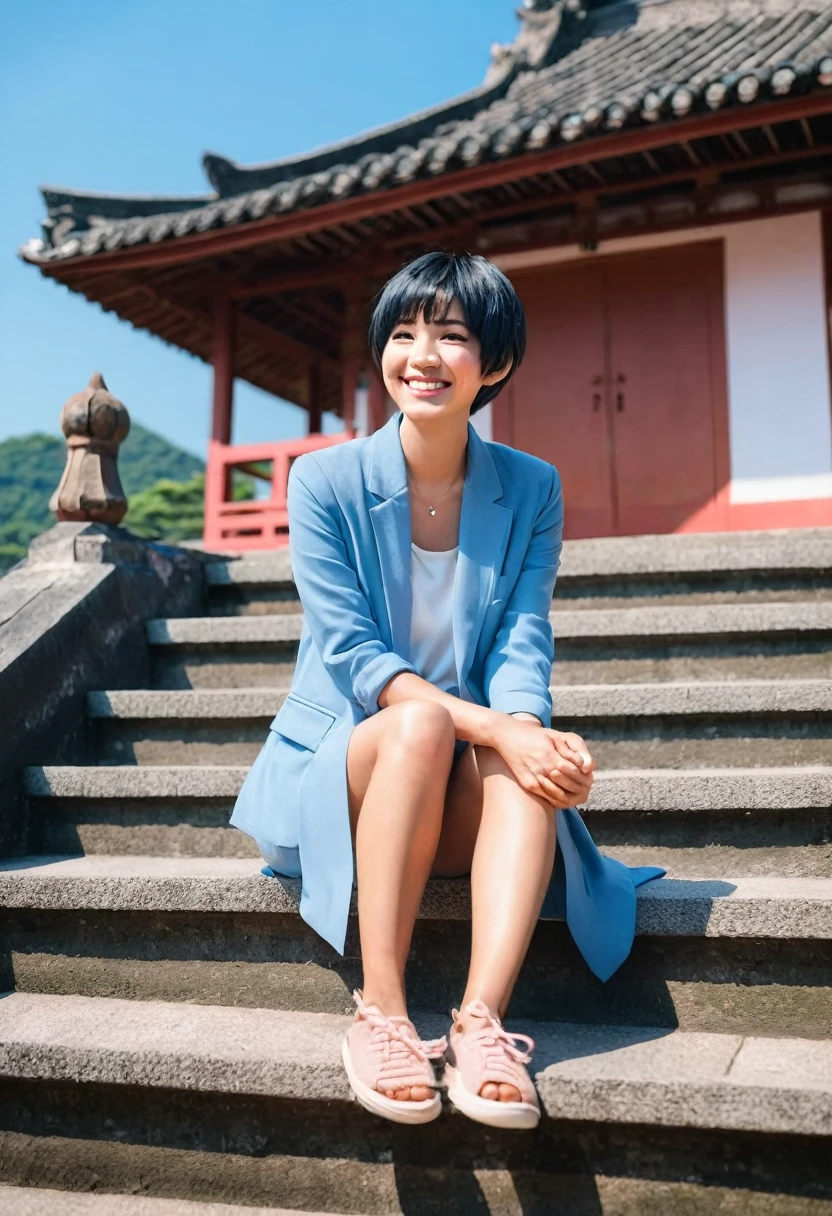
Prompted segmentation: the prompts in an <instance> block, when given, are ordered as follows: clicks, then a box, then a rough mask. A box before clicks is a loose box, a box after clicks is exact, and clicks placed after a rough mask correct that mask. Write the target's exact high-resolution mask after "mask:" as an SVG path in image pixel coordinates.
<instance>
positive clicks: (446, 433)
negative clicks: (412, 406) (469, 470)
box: [399, 417, 468, 486]
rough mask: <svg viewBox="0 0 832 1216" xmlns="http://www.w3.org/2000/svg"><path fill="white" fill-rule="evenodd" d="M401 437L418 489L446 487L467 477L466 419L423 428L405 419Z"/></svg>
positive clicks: (409, 468) (453, 419)
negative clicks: (421, 487)
mask: <svg viewBox="0 0 832 1216" xmlns="http://www.w3.org/2000/svg"><path fill="white" fill-rule="evenodd" d="M399 435H400V437H401V443H402V451H403V452H404V458H405V462H406V464H407V470H408V473H409V474H410V477H411V478H412V479H413V480H415V481H416V483H417V485H420V486H446V485H451V484H452V483H453V482H454V481H455V480H456V478H457V477H460V478H462V477H464V476H465V450H466V447H467V445H468V419H467V418H461V419H460V418H447V419H443V420H442V421H441V422H439V421H437V422H435V423H428V424H422V425H420V424H418V423H415V422H412V421H411V420H410V419H409V418H407V417H405V418H403V419H402V424H401V429H400V431H399Z"/></svg>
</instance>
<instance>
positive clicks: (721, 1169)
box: [0, 993, 832, 1216]
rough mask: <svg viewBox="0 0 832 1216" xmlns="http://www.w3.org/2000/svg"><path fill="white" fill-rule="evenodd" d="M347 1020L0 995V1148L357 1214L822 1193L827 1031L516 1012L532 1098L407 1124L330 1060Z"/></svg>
mask: <svg viewBox="0 0 832 1216" xmlns="http://www.w3.org/2000/svg"><path fill="white" fill-rule="evenodd" d="M348 1023H349V1019H348V1018H346V1017H344V1016H334V1015H327V1014H297V1013H275V1012H273V1011H269V1010H256V1009H228V1008H205V1007H195V1006H182V1005H171V1004H162V1003H155V1002H151V1003H147V1004H138V1003H131V1002H124V1001H119V1000H105V999H97V1000H90V999H84V998H79V997H45V996H30V995H27V994H21V993H17V994H13V995H11V996H9V997H7V998H6V999H5V1000H4V1001H3V1002H0V1075H1V1076H2V1080H0V1086H2V1096H3V1099H4V1101H3V1102H2V1103H0V1125H2V1127H3V1129H4V1132H5V1134H4V1141H5V1145H4V1147H5V1146H6V1145H8V1146H9V1147H11V1148H12V1149H13V1151H12V1152H6V1153H5V1154H4V1156H3V1164H2V1167H0V1168H2V1171H3V1174H4V1176H5V1178H6V1179H7V1180H8V1181H13V1182H24V1181H28V1180H29V1179H30V1178H31V1177H33V1176H35V1175H36V1174H43V1173H46V1174H47V1175H48V1174H51V1175H53V1176H54V1175H58V1176H59V1177H61V1180H62V1184H63V1185H64V1186H70V1187H73V1188H75V1189H81V1188H82V1187H87V1188H88V1187H89V1186H90V1185H94V1186H95V1187H96V1188H97V1189H98V1190H99V1191H106V1190H121V1191H125V1190H129V1189H131V1186H132V1189H133V1190H135V1191H142V1192H148V1191H149V1192H151V1193H152V1194H153V1195H154V1196H161V1195H167V1196H170V1197H172V1198H180V1197H181V1196H183V1195H188V1197H189V1198H192V1199H193V1198H196V1199H201V1200H211V1201H217V1202H219V1201H225V1202H230V1203H233V1204H243V1203H249V1204H254V1203H258V1202H259V1203H261V1204H262V1203H265V1204H266V1205H267V1206H268V1208H269V1210H274V1209H275V1207H276V1206H277V1205H284V1206H289V1207H291V1208H292V1209H294V1210H297V1209H299V1208H306V1209H309V1208H313V1207H316V1206H317V1207H322V1208H326V1209H327V1210H329V1211H332V1210H333V1208H337V1209H338V1210H344V1209H347V1210H349V1211H352V1212H363V1213H370V1214H372V1216H392V1214H394V1213H395V1214H398V1216H403V1214H404V1213H409V1214H413V1213H419V1214H422V1213H424V1214H426V1216H439V1214H440V1213H450V1214H451V1216H465V1214H467V1213H470V1212H473V1211H483V1212H491V1213H494V1214H495V1216H520V1214H521V1213H535V1212H555V1211H563V1212H567V1211H568V1212H570V1213H575V1214H576V1216H589V1214H590V1213H593V1212H594V1213H604V1214H605V1216H625V1213H632V1212H639V1213H652V1212H655V1213H659V1212H667V1211H685V1212H688V1213H693V1214H695V1216H699V1214H701V1213H706V1212H707V1213H710V1212H713V1211H714V1210H715V1209H714V1206H713V1204H714V1202H718V1203H719V1204H720V1207H721V1208H722V1206H723V1204H724V1205H726V1206H724V1210H725V1211H726V1212H728V1211H730V1210H736V1211H740V1210H741V1211H742V1212H743V1216H746V1214H749V1216H775V1214H776V1216H806V1214H807V1213H810V1212H815V1211H818V1212H820V1211H822V1210H823V1208H824V1204H823V1200H824V1198H828V1197H830V1188H829V1179H828V1168H827V1167H828V1152H829V1130H830V1105H831V1104H830V1091H832V1059H830V1050H832V1048H830V1045H829V1044H825V1043H818V1042H813V1041H807V1040H803V1039H800V1038H799V1037H788V1038H783V1039H776V1040H772V1039H770V1038H766V1037H763V1036H761V1035H749V1036H743V1035H719V1034H709V1033H692V1032H680V1031H675V1032H671V1033H661V1032H656V1031H655V1030H650V1029H648V1028H642V1027H620V1026H611V1027H610V1026H597V1027H585V1026H581V1025H559V1026H552V1025H546V1024H539V1023H534V1022H530V1023H528V1024H527V1025H526V1026H524V1029H527V1030H529V1031H530V1032H531V1033H533V1034H534V1035H535V1036H536V1039H537V1052H536V1055H535V1062H534V1064H533V1071H534V1073H535V1077H536V1082H537V1085H538V1089H539V1091H540V1094H541V1101H542V1104H543V1106H544V1108H545V1111H546V1114H547V1116H548V1117H546V1118H544V1120H543V1122H542V1124H541V1126H540V1128H539V1129H538V1131H537V1133H535V1135H533V1136H527V1137H518V1136H511V1135H509V1134H507V1133H496V1132H489V1131H487V1130H485V1129H483V1128H482V1127H481V1126H480V1125H477V1124H473V1123H471V1122H469V1121H468V1120H466V1119H464V1117H462V1116H460V1115H458V1114H456V1112H454V1111H452V1110H450V1109H446V1110H445V1111H444V1112H443V1115H442V1117H441V1118H440V1119H439V1120H438V1121H437V1123H436V1124H435V1125H432V1126H430V1127H426V1128H416V1129H414V1130H412V1131H410V1130H408V1129H406V1128H402V1127H396V1126H393V1125H391V1124H389V1123H387V1122H385V1121H383V1120H379V1119H375V1118H373V1117H372V1116H370V1115H368V1114H366V1112H364V1111H363V1110H361V1109H360V1108H359V1107H358V1106H357V1105H356V1104H355V1103H354V1102H353V1101H351V1100H350V1097H349V1092H348V1089H347V1085H346V1081H345V1077H344V1074H343V1069H342V1066H341V1063H340V1053H339V1046H340V1039H341V1036H342V1035H343V1033H344V1030H345V1028H346V1026H347V1025H348ZM419 1025H420V1029H421V1030H422V1031H423V1033H431V1034H432V1033H434V1032H435V1030H437V1029H444V1028H445V1027H446V1025H447V1018H445V1019H443V1020H441V1021H439V1020H435V1019H434V1020H421V1019H420V1022H419ZM518 1028H519V1026H518ZM449 1120H450V1123H449ZM6 1129H8V1130H6ZM737 1201H739V1203H740V1204H741V1206H737ZM114 1210H115V1211H117V1209H114ZM237 1210H241V1209H239V1208H238V1209H237ZM243 1210H244V1209H243ZM131 1216H132V1213H131Z"/></svg>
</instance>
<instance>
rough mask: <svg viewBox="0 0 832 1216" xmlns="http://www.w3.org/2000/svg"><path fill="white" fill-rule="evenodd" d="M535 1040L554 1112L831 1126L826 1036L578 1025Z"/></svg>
mask: <svg viewBox="0 0 832 1216" xmlns="http://www.w3.org/2000/svg"><path fill="white" fill-rule="evenodd" d="M541 1046H543V1052H549V1053H551V1056H552V1057H553V1062H552V1063H547V1064H545V1065H544V1066H543V1067H542V1071H541V1072H538V1073H537V1085H538V1090H539V1092H540V1096H541V1099H542V1101H543V1104H544V1106H545V1108H546V1111H547V1113H548V1114H549V1115H550V1116H551V1117H553V1118H560V1119H587V1118H589V1119H592V1120H593V1121H598V1122H605V1121H609V1122H622V1123H642V1122H647V1123H653V1122H660V1123H669V1124H672V1125H675V1126H681V1127H724V1128H725V1129H726V1130H729V1129H730V1130H739V1129H746V1130H752V1129H753V1130H755V1131H770V1132H777V1131H786V1130H787V1129H788V1128H791V1129H792V1130H794V1131H797V1129H798V1128H799V1129H800V1133H801V1134H804V1135H827V1136H828V1135H829V1134H830V1133H832V1043H829V1042H817V1041H809V1040H801V1039H794V1040H788V1039H777V1040H771V1039H759V1038H746V1039H742V1038H739V1037H738V1036H734V1035H706V1034H684V1033H683V1034H679V1033H678V1032H673V1033H671V1034H667V1035H664V1036H661V1037H656V1038H652V1037H650V1036H649V1035H648V1034H646V1033H645V1031H644V1030H643V1029H633V1030H630V1031H627V1030H625V1029H623V1028H622V1029H621V1030H618V1031H612V1032H611V1031H610V1030H609V1029H608V1028H606V1027H582V1026H575V1027H569V1028H560V1027H559V1028H558V1030H557V1031H556V1032H554V1033H553V1032H552V1031H551V1030H549V1029H547V1031H546V1035H545V1038H544V1040H543V1041H542V1043H541ZM543 1052H541V1053H540V1054H541V1055H542V1054H543Z"/></svg>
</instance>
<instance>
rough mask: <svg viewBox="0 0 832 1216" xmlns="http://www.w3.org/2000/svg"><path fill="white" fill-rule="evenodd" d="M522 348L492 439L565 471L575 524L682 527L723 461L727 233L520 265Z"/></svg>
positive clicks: (573, 528)
mask: <svg viewBox="0 0 832 1216" xmlns="http://www.w3.org/2000/svg"><path fill="white" fill-rule="evenodd" d="M512 278H513V280H514V283H515V286H516V287H517V290H518V292H519V294H520V297H521V299H522V300H523V304H524V307H525V309H526V317H527V321H528V328H529V344H528V352H527V355H526V359H525V361H524V363H523V366H522V367H521V368H520V370H519V372H518V373H517V375H516V376H515V377H514V379H513V380H512V381H511V384H510V391H509V392H508V394H507V401H505V402H499V401H498V403H497V407H496V409H495V412H494V426H495V437H496V438H497V439H499V440H502V441H504V442H507V443H511V444H513V445H514V446H515V447H518V448H522V449H523V450H525V451H527V452H531V453H533V454H534V455H535V456H540V457H542V458H543V459H544V460H548V461H551V463H552V464H554V465H556V466H557V468H558V469H559V471H560V474H561V478H562V480H563V488H564V498H565V504H566V524H565V535H566V536H568V537H580V536H609V535H615V534H619V535H621V534H634V533H649V532H672V531H675V530H677V529H678V528H680V527H681V526H682V525H683V524H684V523H685V521H686V520H688V519H690V518H691V517H692V516H694V515H696V514H697V512H700V511H701V509H702V508H703V507H705V506H706V505H707V504H710V503H713V501H714V498H715V495H716V492H717V490H718V488H719V485H720V483H721V480H722V479H723V478H724V476H725V475H726V474H725V468H726V466H727V426H726V417H725V415H726V413H727V407H726V396H727V394H726V389H725V376H726V373H725V359H724V349H723V333H722V328H723V321H722V311H721V298H722V246H721V244H720V243H719V242H713V243H711V242H708V243H702V244H696V245H688V246H681V247H676V248H672V249H663V250H656V251H653V252H647V253H640V254H633V255H627V256H625V257H621V258H609V259H607V258H605V259H603V260H600V259H599V260H598V261H594V262H590V263H580V264H571V265H567V266H558V267H546V268H541V269H539V270H534V271H529V270H524V271H522V272H517V273H516V274H515V275H513V276H512Z"/></svg>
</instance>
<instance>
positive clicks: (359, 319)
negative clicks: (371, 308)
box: [341, 277, 369, 431]
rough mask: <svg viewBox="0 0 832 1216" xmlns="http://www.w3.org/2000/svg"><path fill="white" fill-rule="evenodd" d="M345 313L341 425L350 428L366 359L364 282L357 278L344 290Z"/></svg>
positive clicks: (342, 353) (367, 358)
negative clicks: (342, 420)
mask: <svg viewBox="0 0 832 1216" xmlns="http://www.w3.org/2000/svg"><path fill="white" fill-rule="evenodd" d="M344 294H345V296H346V304H347V315H346V320H345V324H344V337H343V341H342V343H341V361H342V367H343V378H342V390H341V393H342V396H341V401H342V410H341V412H342V415H343V418H344V427H345V428H346V430H348V431H351V430H352V429H353V427H354V425H355V394H356V390H357V389H358V381H359V377H360V376H361V374H362V372H363V371H364V370H365V368H366V366H367V363H368V361H369V352H368V350H367V315H366V314H367V295H368V292H367V284H366V283H365V282H364V281H363V279H361V278H360V277H356V278H354V279H351V280H350V281H349V282H348V283H347V284H346V290H345V293H344Z"/></svg>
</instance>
